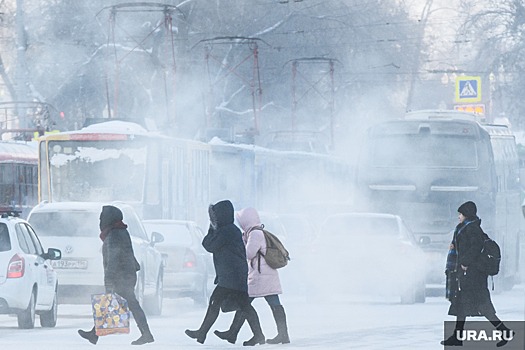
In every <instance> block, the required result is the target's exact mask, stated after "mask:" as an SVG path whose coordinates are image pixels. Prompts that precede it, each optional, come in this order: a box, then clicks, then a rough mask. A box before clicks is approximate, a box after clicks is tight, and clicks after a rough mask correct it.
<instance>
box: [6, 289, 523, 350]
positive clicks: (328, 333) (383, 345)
mask: <svg viewBox="0 0 525 350" xmlns="http://www.w3.org/2000/svg"><path fill="white" fill-rule="evenodd" d="M282 302H283V304H284V305H285V308H286V311H287V313H288V323H289V328H290V336H291V339H292V343H291V344H289V345H287V346H286V347H285V348H286V349H305V348H306V349H323V350H326V349H349V348H355V349H403V350H406V349H425V350H432V349H443V347H442V346H441V345H440V344H439V341H440V340H441V339H442V337H443V321H451V320H453V318H452V317H450V316H447V315H446V313H447V309H448V301H446V300H445V299H444V298H443V297H441V296H439V297H428V298H427V302H426V303H425V304H414V305H400V304H398V303H397V300H394V299H392V300H389V299H384V298H383V299H379V298H365V297H353V298H348V299H347V300H341V299H340V298H333V297H329V296H328V297H326V298H325V300H324V301H322V302H321V301H316V302H309V301H308V300H307V299H306V298H304V297H301V296H298V295H294V294H293V293H288V294H284V295H283V296H282ZM493 302H494V304H495V306H496V309H497V311H498V315H499V316H500V318H502V319H504V320H509V321H523V320H524V315H525V312H524V311H525V310H524V304H525V288H524V286H523V285H519V286H517V287H515V288H514V289H513V290H512V291H510V292H505V293H502V294H499V295H493ZM254 306H255V307H256V309H257V310H258V312H259V317H260V319H261V323H262V326H263V330H264V332H265V335H266V336H267V337H273V336H274V335H275V332H276V331H275V324H274V322H273V318H272V316H271V313H270V310H269V308H268V306H267V305H266V303H265V302H264V300H259V299H256V300H255V301H254ZM90 311H91V310H90V306H88V305H61V306H60V309H59V321H58V325H57V327H56V328H52V329H42V328H40V326H36V327H35V329H33V330H19V329H18V328H17V327H16V318H14V317H9V316H5V315H2V316H0V344H1V345H0V346H1V348H2V349H17V350H23V349H35V348H36V349H45V350H47V349H56V350H61V349H64V350H65V349H68V350H69V349H90V348H91V349H93V345H91V344H89V343H87V342H86V341H85V340H83V339H81V338H80V337H79V336H78V335H77V332H76V331H77V329H78V328H84V329H89V328H90V327H91V326H92V319H91V316H90ZM204 313H205V309H204V308H198V307H195V306H194V305H193V303H192V301H191V300H190V299H185V298H182V299H165V305H164V311H163V315H162V316H160V317H150V318H149V322H150V325H151V329H152V331H153V333H154V336H155V338H156V342H155V343H153V344H148V345H145V347H147V348H151V349H219V348H224V349H228V348H235V347H242V341H243V340H247V339H249V338H250V336H251V333H250V330H249V327H248V326H247V325H245V326H244V327H243V329H242V330H241V333H240V335H239V338H238V339H239V341H238V342H237V344H235V345H232V344H229V343H227V342H225V341H222V340H220V339H219V338H217V337H216V336H215V335H214V334H213V333H212V331H213V330H214V329H220V330H224V329H227V328H228V326H229V323H230V321H231V319H232V317H233V314H232V313H228V314H221V315H220V316H219V319H218V320H217V322H216V324H215V325H214V327H213V328H212V331H211V332H210V333H209V334H208V338H207V340H206V343H205V344H204V345H201V344H198V343H197V342H195V341H194V340H192V339H190V338H188V337H187V336H186V335H185V334H184V330H185V329H186V328H191V329H196V328H197V327H198V326H199V325H200V322H201V320H202V318H203V316H204ZM37 323H38V320H37ZM138 336H139V334H138V330H137V328H136V326H135V324H134V323H133V325H132V330H131V333H130V334H129V335H115V336H107V337H103V338H101V339H100V341H99V343H98V344H97V346H96V348H97V349H117V348H132V346H131V345H129V344H130V342H131V341H132V340H134V339H135V338H137V337H138ZM277 346H278V345H264V347H265V348H266V347H267V348H277ZM133 348H135V347H133Z"/></svg>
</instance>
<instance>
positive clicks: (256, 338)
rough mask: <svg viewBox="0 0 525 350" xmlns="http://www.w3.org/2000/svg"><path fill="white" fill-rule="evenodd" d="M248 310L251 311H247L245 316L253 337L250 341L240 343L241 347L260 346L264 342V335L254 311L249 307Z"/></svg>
mask: <svg viewBox="0 0 525 350" xmlns="http://www.w3.org/2000/svg"><path fill="white" fill-rule="evenodd" d="M250 308H251V310H248V311H247V312H246V314H245V316H246V320H247V321H248V324H249V325H250V328H251V330H252V332H253V337H252V338H251V339H250V340H247V341H245V342H244V343H242V345H243V346H254V345H257V344H260V345H262V344H264V343H265V342H266V338H265V337H264V334H263V332H262V329H261V324H260V323H259V316H257V312H256V311H255V309H254V308H253V307H251V306H250Z"/></svg>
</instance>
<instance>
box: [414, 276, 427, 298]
mask: <svg viewBox="0 0 525 350" xmlns="http://www.w3.org/2000/svg"><path fill="white" fill-rule="evenodd" d="M426 289H427V287H426V284H425V282H424V281H423V282H422V283H420V285H419V288H418V289H417V291H416V298H415V302H416V303H424V302H425V300H426V294H427V292H426Z"/></svg>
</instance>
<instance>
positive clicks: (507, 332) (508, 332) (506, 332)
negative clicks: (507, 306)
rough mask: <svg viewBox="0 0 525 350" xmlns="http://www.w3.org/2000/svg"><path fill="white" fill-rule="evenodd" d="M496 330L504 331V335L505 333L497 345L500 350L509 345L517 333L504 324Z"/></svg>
mask: <svg viewBox="0 0 525 350" xmlns="http://www.w3.org/2000/svg"><path fill="white" fill-rule="evenodd" d="M496 329H497V330H500V331H502V333H503V334H502V337H503V339H502V340H500V341H499V342H497V343H496V346H497V347H498V348H500V347H502V346H505V345H507V343H508V342H509V341H510V340H512V338H513V337H514V334H516V332H514V331H513V330H511V329H510V328H507V326H505V325H504V324H503V322H501V323H500V324H499V325H498V326H497V327H496Z"/></svg>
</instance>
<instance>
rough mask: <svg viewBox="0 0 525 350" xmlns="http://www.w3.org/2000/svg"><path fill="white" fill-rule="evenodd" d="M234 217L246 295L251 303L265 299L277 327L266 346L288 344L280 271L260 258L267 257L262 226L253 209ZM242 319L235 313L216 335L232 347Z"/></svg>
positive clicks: (247, 209)
mask: <svg viewBox="0 0 525 350" xmlns="http://www.w3.org/2000/svg"><path fill="white" fill-rule="evenodd" d="M235 217H236V219H237V222H238V224H239V225H240V226H241V229H242V231H243V233H242V235H243V240H244V244H245V245H246V258H247V259H248V295H249V296H250V299H251V300H252V301H253V299H254V298H258V297H264V299H265V300H266V302H267V303H268V305H269V306H270V308H271V309H272V313H273V317H274V319H275V323H276V325H277V336H276V337H275V338H273V339H267V340H266V342H267V343H268V344H281V343H282V344H287V343H289V342H290V338H289V336H288V326H287V325H286V313H285V312H284V307H283V306H282V305H281V301H280V300H279V294H281V293H282V289H281V282H280V280H279V272H278V271H277V270H275V269H272V268H271V267H270V266H268V264H266V261H265V260H264V257H263V256H262V255H264V254H266V240H265V238H264V233H263V231H262V228H263V227H264V225H262V224H261V220H260V219H259V214H258V213H257V210H255V209H254V208H245V209H242V210H240V211H238V212H236V213H235ZM261 254H262V255H261ZM244 319H245V318H244V315H243V313H242V312H240V311H237V312H236V313H235V317H234V319H233V322H232V324H231V326H230V329H229V330H227V331H224V332H221V331H215V332H214V333H215V335H217V336H218V337H219V338H221V339H224V340H227V341H228V342H230V343H232V344H234V343H235V341H236V340H237V334H238V333H239V331H240V329H241V327H242V325H243V323H244Z"/></svg>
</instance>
